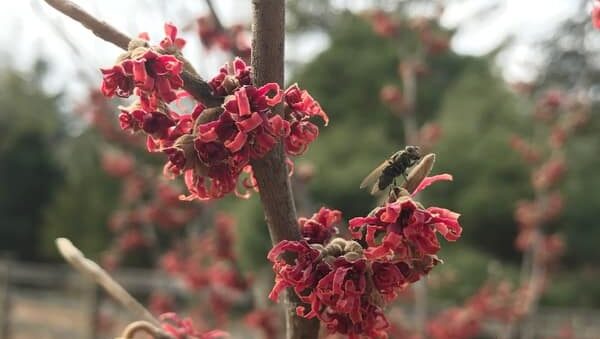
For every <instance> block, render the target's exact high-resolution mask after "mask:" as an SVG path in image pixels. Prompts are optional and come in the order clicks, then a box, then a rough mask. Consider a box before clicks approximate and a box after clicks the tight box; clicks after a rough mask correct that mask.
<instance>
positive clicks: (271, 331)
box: [244, 309, 279, 339]
mask: <svg viewBox="0 0 600 339" xmlns="http://www.w3.org/2000/svg"><path fill="white" fill-rule="evenodd" d="M244 322H245V323H246V325H248V326H249V327H253V328H256V329H258V330H260V331H261V332H262V334H263V338H264V339H277V338H278V336H277V335H278V333H279V331H278V329H279V326H278V323H279V318H278V315H277V312H274V310H272V309H255V310H253V311H252V312H250V313H248V314H247V315H246V316H245V317H244Z"/></svg>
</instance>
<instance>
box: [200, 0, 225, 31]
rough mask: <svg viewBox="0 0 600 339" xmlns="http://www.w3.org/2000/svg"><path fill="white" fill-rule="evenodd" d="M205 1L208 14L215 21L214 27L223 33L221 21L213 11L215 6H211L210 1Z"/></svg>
mask: <svg viewBox="0 0 600 339" xmlns="http://www.w3.org/2000/svg"><path fill="white" fill-rule="evenodd" d="M205 1H206V6H208V10H209V11H210V14H211V15H212V17H213V19H214V20H215V25H216V26H217V29H218V30H219V31H221V32H225V26H223V23H222V22H221V19H220V18H219V16H218V15H217V11H216V10H215V6H214V5H213V3H212V1H211V0H205Z"/></svg>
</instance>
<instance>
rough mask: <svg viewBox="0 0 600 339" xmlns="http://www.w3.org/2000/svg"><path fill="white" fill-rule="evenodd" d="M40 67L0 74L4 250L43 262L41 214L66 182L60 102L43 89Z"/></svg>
mask: <svg viewBox="0 0 600 339" xmlns="http://www.w3.org/2000/svg"><path fill="white" fill-rule="evenodd" d="M38 65H39V67H38V71H40V72H39V74H36V75H35V76H30V77H27V76H24V75H21V74H17V73H15V72H14V71H11V70H3V71H2V72H0V74H2V75H1V76H0V178H2V184H1V185H0V251H1V252H9V253H12V255H14V256H16V257H17V258H18V259H26V260H33V259H39V256H40V252H39V242H40V224H41V219H42V212H41V211H42V208H43V207H44V206H46V204H47V203H48V202H49V201H50V199H51V197H52V193H53V192H54V190H55V189H56V188H57V186H58V185H59V183H60V181H61V178H62V172H61V170H60V167H59V164H58V162H57V160H56V158H55V156H54V146H55V145H56V143H57V142H58V140H59V139H60V138H61V137H62V136H63V131H62V129H61V126H62V123H61V119H60V116H59V113H58V107H57V98H56V97H51V96H48V95H47V94H45V93H44V92H43V91H42V90H41V88H40V87H39V81H38V80H39V77H41V76H42V75H43V74H42V73H43V67H42V66H43V65H42V64H38Z"/></svg>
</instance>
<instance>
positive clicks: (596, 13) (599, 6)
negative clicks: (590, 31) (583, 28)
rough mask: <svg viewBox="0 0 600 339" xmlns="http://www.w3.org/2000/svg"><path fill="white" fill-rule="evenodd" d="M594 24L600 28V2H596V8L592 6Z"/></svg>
mask: <svg viewBox="0 0 600 339" xmlns="http://www.w3.org/2000/svg"><path fill="white" fill-rule="evenodd" d="M592 24H593V25H594V27H595V28H596V29H600V2H599V1H596V2H594V8H592Z"/></svg>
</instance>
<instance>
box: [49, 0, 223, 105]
mask: <svg viewBox="0 0 600 339" xmlns="http://www.w3.org/2000/svg"><path fill="white" fill-rule="evenodd" d="M44 1H46V3H48V5H50V6H52V7H54V8H55V9H56V10H58V11H59V12H61V13H63V14H64V15H66V16H68V17H70V18H71V19H73V20H75V21H77V22H79V23H80V24H82V25H83V26H84V27H86V28H87V29H89V30H90V31H92V33H94V34H95V35H96V36H98V37H99V38H100V39H102V40H105V41H107V42H110V43H112V44H114V45H115V46H117V47H120V48H122V49H124V50H127V48H128V47H129V42H130V41H131V38H130V37H129V36H127V35H126V34H125V33H122V32H120V31H119V30H117V29H116V28H114V27H113V26H111V25H110V24H108V23H107V22H105V21H101V20H98V19H97V18H96V17H94V16H93V15H91V14H89V13H88V12H86V11H85V10H83V9H82V8H81V7H79V6H77V5H76V4H75V3H73V2H72V1H69V0H44ZM183 61H184V63H185V66H186V67H185V69H184V71H183V73H182V74H181V77H182V78H183V82H184V85H183V88H184V89H185V90H186V91H187V92H189V93H190V94H191V95H192V96H193V97H194V98H195V99H196V100H199V101H202V102H203V103H204V104H205V105H206V106H208V107H216V106H219V105H221V104H222V103H223V98H221V97H215V96H214V95H212V91H211V88H210V86H209V85H208V83H206V81H204V80H203V79H202V77H200V75H198V73H197V72H196V71H195V70H194V69H193V67H192V66H191V65H190V63H189V62H187V61H186V60H183Z"/></svg>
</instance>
